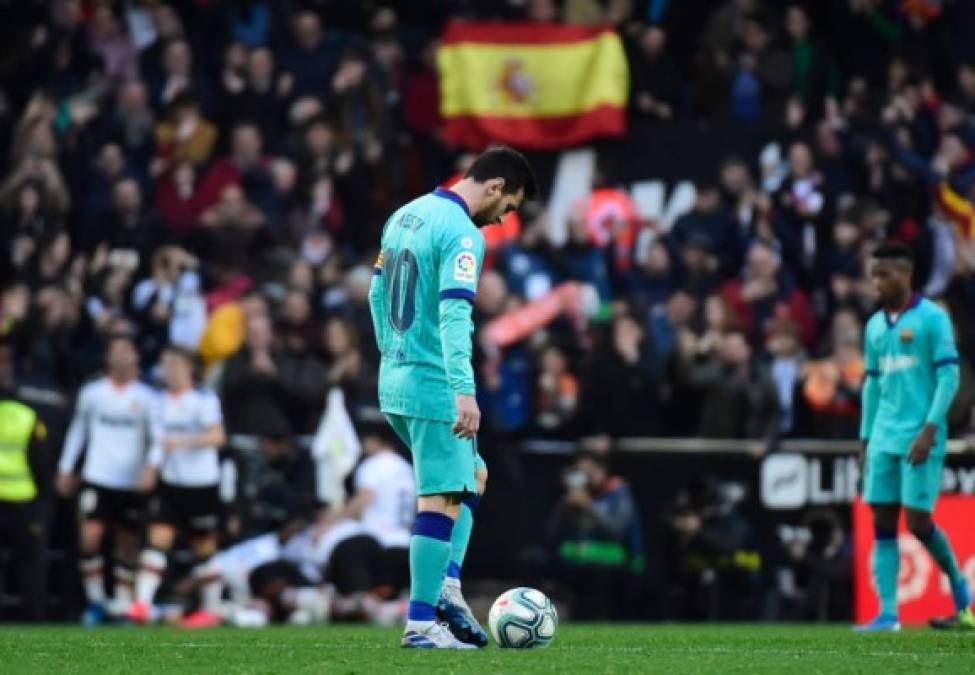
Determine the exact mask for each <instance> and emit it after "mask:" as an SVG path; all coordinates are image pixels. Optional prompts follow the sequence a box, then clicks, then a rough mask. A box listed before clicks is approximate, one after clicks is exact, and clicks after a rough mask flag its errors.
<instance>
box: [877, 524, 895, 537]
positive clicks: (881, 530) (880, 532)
mask: <svg viewBox="0 0 975 675" xmlns="http://www.w3.org/2000/svg"><path fill="white" fill-rule="evenodd" d="M873 536H874V538H875V539H876V540H877V541H885V540H889V539H897V530H888V529H887V528H886V527H879V526H877V525H874V528H873Z"/></svg>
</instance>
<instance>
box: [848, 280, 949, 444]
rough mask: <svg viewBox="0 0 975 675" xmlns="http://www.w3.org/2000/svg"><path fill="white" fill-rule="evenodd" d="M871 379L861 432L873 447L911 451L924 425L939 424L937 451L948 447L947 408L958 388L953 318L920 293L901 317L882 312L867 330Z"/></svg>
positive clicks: (865, 390) (879, 312) (867, 359)
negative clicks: (946, 445)
mask: <svg viewBox="0 0 975 675" xmlns="http://www.w3.org/2000/svg"><path fill="white" fill-rule="evenodd" d="M864 351H865V356H866V381H865V384H864V393H863V418H862V422H861V426H860V437H861V439H863V440H868V441H869V449H870V451H871V452H887V453H894V454H907V453H908V452H909V451H910V448H911V443H912V442H913V441H914V439H915V438H916V437H917V435H918V433H919V432H920V431H921V428H922V427H923V426H924V425H925V424H927V423H929V422H930V423H932V424H935V425H936V426H937V433H936V435H935V446H934V448H933V449H932V452H934V453H939V452H944V450H945V443H946V441H947V436H948V428H947V427H948V424H947V414H948V408H949V406H950V405H951V400H952V399H953V398H954V395H955V392H956V391H957V389H958V349H957V348H956V346H955V335H954V331H953V329H952V325H951V319H950V318H949V316H948V313H947V312H945V311H944V310H943V309H942V308H941V307H939V306H938V305H937V304H935V303H934V302H931V301H930V300H927V299H925V298H922V297H921V296H915V297H914V298H913V299H912V301H911V303H910V304H909V305H908V307H907V309H905V310H904V312H903V313H902V314H901V315H900V316H899V317H896V318H894V317H891V316H889V315H888V314H887V313H886V312H885V311H883V310H880V311H878V312H876V313H875V314H874V315H873V316H872V317H871V318H870V321H868V322H867V327H866V331H865V335H864Z"/></svg>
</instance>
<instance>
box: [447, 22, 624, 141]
mask: <svg viewBox="0 0 975 675" xmlns="http://www.w3.org/2000/svg"><path fill="white" fill-rule="evenodd" d="M437 64H438V69H439V72H440V110H441V113H442V114H443V117H444V121H445V127H444V133H445V137H446V139H447V140H448V141H449V142H451V143H454V144H456V145H460V146H464V147H468V148H472V149H482V148H484V147H486V146H488V145H490V144H492V143H507V144H509V145H513V146H517V147H521V148H532V149H556V148H564V147H567V146H572V145H576V144H579V143H582V142H585V141H588V140H590V139H592V138H595V137H597V136H619V135H622V134H623V133H624V132H625V131H626V100H627V93H628V91H627V89H628V86H629V72H628V70H627V65H626V56H625V55H624V53H623V45H622V43H621V41H620V38H619V35H617V34H616V32H615V31H614V30H613V29H612V28H599V27H596V28H593V27H586V26H565V25H555V24H533V23H508V22H468V21H454V22H451V23H450V24H448V25H447V28H446V30H445V32H444V34H443V37H442V41H441V47H440V51H439V53H438V54H437Z"/></svg>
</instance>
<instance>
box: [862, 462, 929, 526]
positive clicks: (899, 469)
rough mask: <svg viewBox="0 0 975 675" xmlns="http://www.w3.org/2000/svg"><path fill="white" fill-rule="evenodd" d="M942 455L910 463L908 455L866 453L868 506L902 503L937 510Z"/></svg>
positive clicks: (925, 509)
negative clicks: (919, 462) (921, 461)
mask: <svg viewBox="0 0 975 675" xmlns="http://www.w3.org/2000/svg"><path fill="white" fill-rule="evenodd" d="M944 466H945V456H944V454H943V453H938V454H932V455H929V456H928V458H927V460H926V461H924V462H923V463H921V464H917V465H914V464H910V463H908V461H907V456H906V455H898V454H894V453H890V452H867V458H866V461H865V466H864V476H863V499H864V501H866V502H867V503H868V504H902V505H903V506H906V507H908V508H911V509H916V510H918V511H926V512H928V513H930V512H932V511H934V503H935V502H936V501H938V494H939V493H940V492H941V470H942V469H944Z"/></svg>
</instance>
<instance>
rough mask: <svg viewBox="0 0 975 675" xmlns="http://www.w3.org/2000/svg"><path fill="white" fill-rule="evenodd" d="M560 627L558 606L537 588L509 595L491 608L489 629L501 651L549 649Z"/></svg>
mask: <svg viewBox="0 0 975 675" xmlns="http://www.w3.org/2000/svg"><path fill="white" fill-rule="evenodd" d="M558 625H559V615H558V614H557V613H556V611H555V605H553V604H552V601H551V600H549V599H548V597H547V596H546V595H545V594H544V593H542V592H541V591H539V590H536V589H534V588H512V589H511V590H510V591H505V592H504V593H502V594H501V595H500V596H499V597H498V599H497V600H495V601H494V604H493V605H491V612H490V613H489V614H488V628H489V629H490V631H491V635H492V636H493V637H494V641H495V642H496V643H497V644H498V646H499V647H512V648H515V649H534V648H536V647H547V646H548V645H549V643H550V642H551V641H552V638H554V637H555V630H556V628H558Z"/></svg>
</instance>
